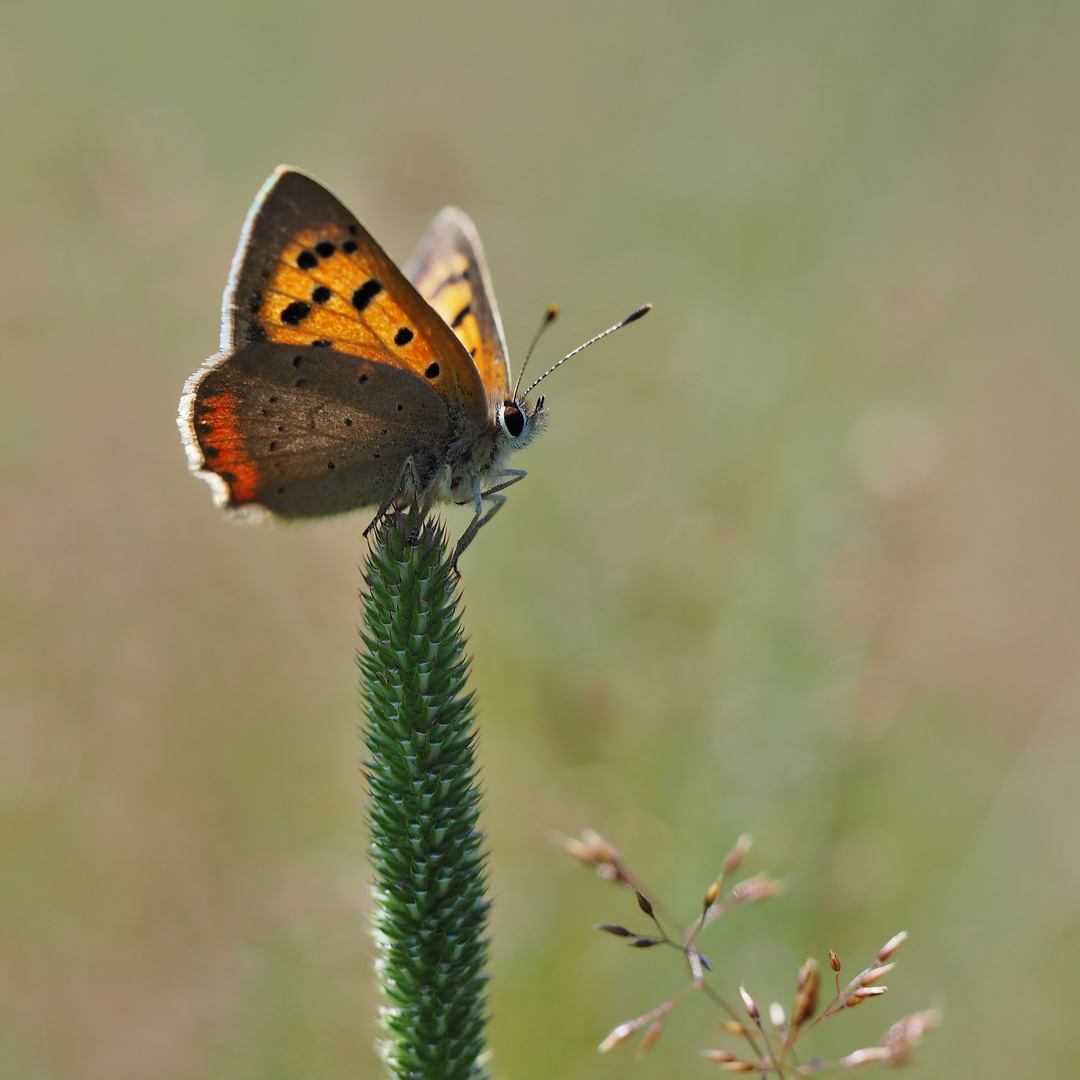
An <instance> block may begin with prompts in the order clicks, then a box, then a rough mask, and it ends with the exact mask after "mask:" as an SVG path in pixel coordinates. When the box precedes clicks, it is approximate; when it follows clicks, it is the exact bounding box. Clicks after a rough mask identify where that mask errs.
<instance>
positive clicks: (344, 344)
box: [256, 230, 440, 378]
mask: <svg viewBox="0 0 1080 1080" xmlns="http://www.w3.org/2000/svg"><path fill="white" fill-rule="evenodd" d="M393 285H394V283H393V282H386V283H384V282H382V281H380V280H379V276H378V270H377V268H375V267H373V266H371V265H369V264H367V263H366V262H365V260H363V259H362V258H361V257H360V256H359V255H358V253H357V252H356V243H355V241H350V239H348V237H347V235H343V233H342V232H341V231H338V230H332V231H331V230H322V231H320V232H315V231H311V232H306V233H301V234H300V235H299V236H298V237H297V238H296V239H295V240H294V241H292V242H291V243H290V244H289V245H288V246H287V247H286V248H285V250H284V251H283V252H282V253H281V261H280V262H279V264H278V266H277V269H276V270H275V272H274V273H273V275H272V276H271V277H270V279H269V281H267V283H266V288H265V290H264V291H263V294H262V297H261V301H262V304H261V307H260V308H259V311H258V314H257V316H256V318H257V321H258V322H259V324H260V325H261V326H262V329H263V331H264V332H265V334H266V339H267V340H268V341H273V342H279V343H281V344H286V345H319V344H323V345H326V346H329V347H331V348H334V349H337V351H338V352H344V353H351V354H352V355H354V356H368V357H372V354H373V353H374V354H375V357H377V358H378V359H379V360H382V361H383V362H388V363H393V364H394V366H395V367H400V368H403V369H404V370H406V371H412V372H414V373H424V374H426V373H427V371H428V370H429V369H430V367H431V365H432V364H436V365H437V364H438V362H439V360H440V357H439V356H438V355H437V354H436V352H435V349H434V348H433V347H432V343H431V342H429V341H428V340H427V339H426V338H425V337H424V336H423V334H422V333H421V331H420V328H419V327H418V326H417V325H416V320H414V319H411V318H410V317H409V315H408V314H407V312H406V311H405V308H404V307H403V306H402V304H401V303H400V302H399V301H398V300H397V299H396V298H395V297H394V295H393V293H392V292H391V291H390V290H391V289H392V288H393ZM427 377H428V378H432V377H433V376H431V375H428V376H427Z"/></svg>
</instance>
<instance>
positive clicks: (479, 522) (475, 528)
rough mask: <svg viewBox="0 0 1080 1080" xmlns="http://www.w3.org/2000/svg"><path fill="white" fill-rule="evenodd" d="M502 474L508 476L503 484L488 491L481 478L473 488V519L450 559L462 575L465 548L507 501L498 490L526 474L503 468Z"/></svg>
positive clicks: (455, 571)
mask: <svg viewBox="0 0 1080 1080" xmlns="http://www.w3.org/2000/svg"><path fill="white" fill-rule="evenodd" d="M502 475H503V476H504V477H508V479H506V480H503V481H502V483H501V484H496V485H495V486H494V487H490V488H488V489H487V491H482V490H481V488H480V481H479V479H478V480H477V481H476V485H475V487H474V488H473V519H472V521H470V522H469V527H468V528H467V529H466V530H465V531H464V532H463V533H462V534H461V536H460V538H459V539H458V542H457V544H456V545H455V547H454V557H453V558H452V559H451V560H450V568H451V569H452V570H453V571H454V573H455V574H457V575H458V576H459V577H460V576H461V571H460V570H458V559H460V558H461V556H462V553H463V552H464V551H465V549H466V548H467V547H468V546H469V545H470V544H471V543H472V542H473V540H475V539H476V534H477V533H478V532H479V531H480V530H481V529H482V528H483V527H484V526H485V525H486V524H487V523H488V522H489V521H490V520H491V519H492V518H493V517H494V516H495V515H496V514H497V513H498V512H499V511H500V510H501V509H502V507H503V503H505V502H506V496H505V495H499V494H498V492H500V491H502V490H503V489H504V488H508V487H510V485H511V484H516V483H517V482H518V481H519V480H520V479H521V478H522V477H523V476H525V475H526V473H525V470H524V469H503V471H502ZM485 500H489V501H490V502H491V506H490V507H489V509H488V511H487V513H484V501H485Z"/></svg>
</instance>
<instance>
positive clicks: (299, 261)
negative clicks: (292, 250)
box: [296, 249, 319, 270]
mask: <svg viewBox="0 0 1080 1080" xmlns="http://www.w3.org/2000/svg"><path fill="white" fill-rule="evenodd" d="M296 265H297V266H299V267H300V269H301V270H312V269H314V268H315V267H316V266H318V265H319V260H318V259H317V258H316V257H315V252H314V251H307V250H306V249H305V250H304V251H301V252H300V254H299V255H297V256H296Z"/></svg>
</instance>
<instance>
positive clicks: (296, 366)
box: [181, 342, 452, 517]
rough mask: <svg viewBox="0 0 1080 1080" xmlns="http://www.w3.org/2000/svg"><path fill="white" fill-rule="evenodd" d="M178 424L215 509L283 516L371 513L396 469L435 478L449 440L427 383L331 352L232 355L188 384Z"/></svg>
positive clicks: (263, 345) (445, 417)
mask: <svg viewBox="0 0 1080 1080" xmlns="http://www.w3.org/2000/svg"><path fill="white" fill-rule="evenodd" d="M181 420H182V421H185V420H186V426H187V431H188V432H190V436H189V442H188V445H189V457H191V458H192V464H193V466H194V467H195V468H196V469H197V470H198V471H199V472H200V473H201V474H202V475H203V476H204V477H206V478H207V479H209V480H211V481H212V483H213V486H214V488H215V493H216V497H217V501H218V502H219V503H221V504H222V505H224V506H226V507H228V508H230V509H233V510H245V509H249V508H265V509H268V510H270V511H272V512H273V513H275V514H278V515H280V516H282V517H312V516H321V515H324V514H332V513H339V512H342V511H346V510H352V509H356V508H358V507H361V506H370V505H379V504H380V503H382V502H383V500H384V499H386V498H388V497H390V496H391V495H394V494H395V493H397V492H398V490H399V489H400V485H401V482H402V476H403V470H404V467H405V463H406V461H408V460H410V459H411V462H412V468H413V470H414V475H416V476H419V477H427V476H430V475H434V474H435V473H436V472H437V470H438V468H439V465H440V462H441V455H442V454H443V453H444V449H443V448H444V447H445V446H446V444H447V442H448V441H449V440H450V439H451V438H452V430H451V427H450V419H449V414H448V413H447V410H446V406H445V404H444V403H443V401H442V399H441V398H440V397H439V395H438V394H437V393H436V391H435V390H434V389H433V388H432V387H431V386H430V385H428V383H427V381H426V380H423V379H421V378H419V377H418V376H416V375H413V374H412V373H410V372H407V371H404V370H402V369H400V368H396V367H393V366H392V365H389V364H385V363H381V362H375V361H372V360H368V359H365V358H362V357H357V356H352V355H348V354H344V353H340V352H337V351H336V350H332V349H327V348H323V347H319V346H310V345H309V346H298V345H283V344H276V343H273V342H255V343H252V344H250V345H243V346H240V347H239V348H237V349H235V350H233V351H232V352H231V353H229V354H227V355H225V356H223V357H217V358H214V359H213V360H212V361H210V362H209V363H208V364H207V366H206V367H204V368H203V369H202V370H201V371H200V372H197V373H196V374H195V375H194V376H192V378H191V380H189V385H188V387H187V388H186V392H185V397H184V400H183V401H182V402H181ZM191 439H194V441H195V445H192V442H191ZM198 458H201V460H197V459H198Z"/></svg>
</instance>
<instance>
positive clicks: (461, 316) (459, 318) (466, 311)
mask: <svg viewBox="0 0 1080 1080" xmlns="http://www.w3.org/2000/svg"><path fill="white" fill-rule="evenodd" d="M471 314H472V304H466V305H465V306H464V307H463V308H462V309H461V310H460V311H459V312H458V313H457V314H456V315H455V316H454V321H453V322H452V323H451V324H450V325H451V326H452V327H453V328H454V329H455V330H456V329H457V328H458V327H459V326H460V325H461V324H462V323H463V322H464V321H465V319H466V317H467V316H468V315H471Z"/></svg>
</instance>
